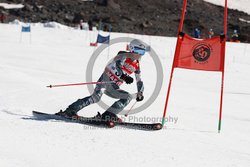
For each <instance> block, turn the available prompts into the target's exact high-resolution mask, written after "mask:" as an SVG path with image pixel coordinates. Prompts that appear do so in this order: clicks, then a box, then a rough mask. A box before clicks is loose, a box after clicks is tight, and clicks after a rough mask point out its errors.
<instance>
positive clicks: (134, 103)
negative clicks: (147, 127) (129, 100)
mask: <svg viewBox="0 0 250 167" xmlns="http://www.w3.org/2000/svg"><path fill="white" fill-rule="evenodd" d="M136 103H137V101H135V102H134V104H133V105H132V106H131V108H130V109H129V110H128V112H127V113H126V114H125V117H127V116H128V114H129V113H130V111H131V110H132V109H133V108H134V106H135V104H136Z"/></svg>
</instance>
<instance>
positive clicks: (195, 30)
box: [194, 28, 201, 38]
mask: <svg viewBox="0 0 250 167" xmlns="http://www.w3.org/2000/svg"><path fill="white" fill-rule="evenodd" d="M194 37H195V38H201V31H200V30H199V29H198V28H195V29H194Z"/></svg>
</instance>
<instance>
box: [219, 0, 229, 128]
mask: <svg viewBox="0 0 250 167" xmlns="http://www.w3.org/2000/svg"><path fill="white" fill-rule="evenodd" d="M224 35H225V38H224V41H223V48H222V53H221V55H223V56H222V58H223V60H222V63H223V64H222V77H221V96H220V114H219V124H218V133H220V130H221V121H222V102H223V92H224V71H225V50H226V40H227V0H225V9H224Z"/></svg>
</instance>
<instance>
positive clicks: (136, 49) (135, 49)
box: [133, 47, 146, 56]
mask: <svg viewBox="0 0 250 167" xmlns="http://www.w3.org/2000/svg"><path fill="white" fill-rule="evenodd" d="M133 52H134V53H136V54H138V55H141V56H143V55H144V54H145V53H146V49H143V48H139V47H134V50H133Z"/></svg>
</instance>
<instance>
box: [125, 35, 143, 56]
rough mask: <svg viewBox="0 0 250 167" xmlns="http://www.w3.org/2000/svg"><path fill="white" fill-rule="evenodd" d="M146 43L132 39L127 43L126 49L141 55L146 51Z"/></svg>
mask: <svg viewBox="0 0 250 167" xmlns="http://www.w3.org/2000/svg"><path fill="white" fill-rule="evenodd" d="M146 48H147V47H146V44H144V43H143V42H142V41H140V40H139V39H134V40H132V41H131V42H130V43H129V45H128V50H129V51H130V52H133V53H136V54H139V55H141V56H143V55H144V54H145V52H146Z"/></svg>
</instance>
